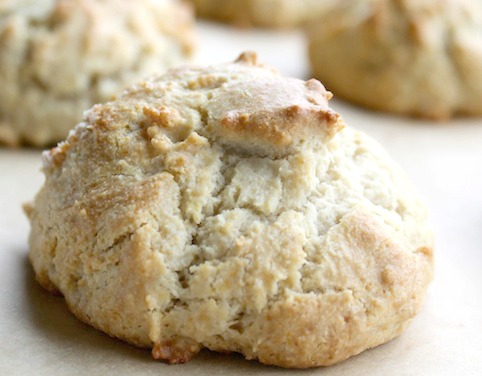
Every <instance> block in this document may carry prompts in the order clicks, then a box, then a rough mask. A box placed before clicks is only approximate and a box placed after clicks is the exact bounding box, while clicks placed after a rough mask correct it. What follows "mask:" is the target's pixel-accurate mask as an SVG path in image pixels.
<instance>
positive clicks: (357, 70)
mask: <svg viewBox="0 0 482 376" xmlns="http://www.w3.org/2000/svg"><path fill="white" fill-rule="evenodd" d="M481 30H482V2H480V1H478V0H457V1H454V0H363V1H350V2H344V3H342V4H340V5H339V6H338V7H334V8H332V9H331V10H330V11H329V12H327V13H326V14H325V15H324V16H323V17H321V18H320V19H319V20H318V21H317V25H316V26H314V27H313V28H312V29H311V30H310V32H309V38H310V47H309V53H310V58H311V63H312V67H313V72H314V74H315V76H316V77H317V78H319V79H320V80H322V81H323V82H324V83H325V84H326V86H327V87H328V88H329V89H330V90H332V91H333V92H334V93H335V94H336V95H337V96H339V97H343V98H346V99H347V100H350V101H353V102H355V103H358V104H360V105H363V106H366V107H370V108H373V109H376V110H382V111H389V112H393V113H397V114H404V115H414V116H421V117H427V118H433V119H447V118H450V117H452V116H456V115H477V116H480V115H482V105H481V103H482V33H481Z"/></svg>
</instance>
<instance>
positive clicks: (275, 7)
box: [191, 0, 340, 28]
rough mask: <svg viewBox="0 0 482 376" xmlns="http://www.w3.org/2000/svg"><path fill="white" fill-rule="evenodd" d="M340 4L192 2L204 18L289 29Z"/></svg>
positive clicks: (320, 0)
mask: <svg viewBox="0 0 482 376" xmlns="http://www.w3.org/2000/svg"><path fill="white" fill-rule="evenodd" d="M338 1H340V0H191V2H193V3H194V4H195V7H196V10H197V13H198V15H199V16H201V17H206V18H211V19H215V20H219V21H223V22H228V23H234V24H236V25H238V26H250V25H254V26H260V27H267V28H289V27H295V26H300V25H304V24H307V23H309V22H310V21H311V20H313V19H314V18H316V17H317V16H318V15H320V14H322V13H323V12H324V11H325V10H326V9H327V8H328V7H329V6H331V5H332V4H336V3H337V2H338Z"/></svg>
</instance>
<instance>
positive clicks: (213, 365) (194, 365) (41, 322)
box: [19, 252, 303, 376]
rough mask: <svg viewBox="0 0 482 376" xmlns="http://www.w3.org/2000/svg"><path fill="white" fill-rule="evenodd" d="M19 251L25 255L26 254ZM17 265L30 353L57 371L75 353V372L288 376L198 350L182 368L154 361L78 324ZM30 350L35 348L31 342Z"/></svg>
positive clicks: (25, 263) (24, 264)
mask: <svg viewBox="0 0 482 376" xmlns="http://www.w3.org/2000/svg"><path fill="white" fill-rule="evenodd" d="M22 253H23V254H24V255H25V254H26V252H22ZM19 262H21V263H22V270H23V275H22V278H23V290H24V297H25V301H24V302H23V310H24V312H25V316H26V318H27V320H28V323H26V324H30V326H31V328H30V330H31V331H33V332H34V333H35V337H36V338H38V337H40V338H42V339H41V340H39V341H36V342H37V343H39V344H40V345H41V348H38V349H37V350H36V349H32V348H31V349H30V350H34V351H39V352H41V351H44V352H45V353H46V355H47V356H48V357H49V358H52V357H54V356H55V357H56V358H57V357H58V359H59V365H58V368H64V367H65V363H69V364H71V363H72V359H73V357H71V355H72V356H73V355H74V354H77V359H75V361H74V364H71V365H72V367H75V368H76V369H78V367H79V366H82V363H83V362H85V360H84V359H92V360H95V362H96V363H97V364H95V367H99V368H106V369H110V370H112V367H114V366H116V367H117V365H118V363H119V361H120V360H121V359H122V362H127V363H128V365H129V368H132V367H134V368H136V367H142V370H143V372H145V371H153V372H154V371H155V372H158V373H159V372H163V371H167V370H168V372H169V375H176V374H179V375H186V374H191V373H192V374H194V373H196V374H198V372H200V370H201V369H205V370H208V369H209V375H212V376H214V375H218V374H219V375H224V374H225V372H226V371H227V369H228V368H229V369H233V368H234V369H236V370H237V371H238V372H239V373H245V372H249V373H250V374H260V373H263V374H266V373H268V374H272V373H277V374H280V373H285V372H290V374H293V370H291V371H290V370H285V369H282V368H278V367H273V366H265V365H262V364H260V363H258V362H256V361H248V360H246V359H244V357H243V356H242V355H240V354H236V353H225V354H224V353H215V352H212V351H209V350H203V351H201V352H200V353H199V354H198V356H196V357H195V358H194V359H193V360H192V361H191V362H189V363H187V364H182V365H166V364H164V363H162V362H158V361H155V360H153V359H152V358H151V354H150V351H149V350H146V349H139V348H136V347H134V346H131V345H129V344H127V343H125V342H122V341H120V340H118V339H115V338H112V337H109V336H108V335H106V334H104V333H102V332H101V331H98V330H96V329H94V328H92V327H90V326H89V325H87V324H84V323H82V322H81V321H80V320H78V319H77V318H76V317H75V316H74V315H73V314H72V313H71V312H70V311H69V309H68V308H67V305H66V304H65V301H64V298H63V297H62V296H61V295H53V294H51V293H49V292H48V291H46V290H44V289H43V288H42V287H41V286H40V285H39V284H38V283H37V281H36V280H35V273H34V271H33V269H32V266H31V265H30V262H29V260H28V257H26V256H23V257H22V258H21V260H20V261H19ZM33 346H35V345H34V344H33ZM100 362H102V364H100ZM62 363H64V364H62ZM75 363H76V364H75ZM91 367H94V365H93V364H85V371H87V370H88V369H90V368H91ZM146 367H147V369H146ZM64 369H65V368H64ZM126 372H127V369H126ZM295 372H296V371H295ZM298 372H303V371H301V370H300V371H298ZM146 374H150V373H146ZM153 374H154V373H153Z"/></svg>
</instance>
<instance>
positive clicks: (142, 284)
mask: <svg viewBox="0 0 482 376" xmlns="http://www.w3.org/2000/svg"><path fill="white" fill-rule="evenodd" d="M330 97H331V94H330V93H329V92H327V91H326V90H325V89H324V87H323V86H322V84H321V83H320V82H318V81H316V80H310V81H307V82H305V81H301V80H298V79H292V78H284V77H281V76H280V75H279V74H278V73H277V72H276V71H275V70H273V69H270V68H268V67H265V66H263V65H261V64H259V63H257V61H256V58H255V56H254V55H253V54H249V53H246V54H243V55H242V56H241V57H240V58H239V59H238V60H237V61H236V62H235V63H232V64H224V65H219V66H212V67H185V68H178V69H175V70H171V71H170V72H168V73H167V74H165V75H162V76H156V77H153V78H151V79H149V80H147V81H145V82H142V83H139V84H137V85H134V86H132V87H131V88H129V89H128V90H126V91H124V92H123V93H122V94H121V95H120V96H118V97H117V98H116V99H115V100H114V101H112V102H110V103H106V104H100V105H96V106H94V107H93V108H92V109H91V110H90V111H88V112H86V114H85V118H84V121H83V122H82V123H80V124H79V125H78V126H77V127H76V128H75V130H74V131H72V132H71V134H70V136H69V137H68V139H67V140H66V141H65V142H63V143H60V144H59V145H58V146H57V147H56V148H54V149H52V150H50V151H48V152H45V153H44V173H45V177H46V180H45V184H44V186H43V188H42V189H41V191H40V192H39V193H38V195H37V196H36V198H35V201H34V203H33V205H32V206H31V207H29V209H28V211H27V212H28V215H29V218H30V222H31V226H32V229H31V234H30V260H31V263H32V265H33V268H34V270H35V273H36V276H37V279H38V281H39V282H40V283H41V284H42V285H43V286H45V287H46V288H48V289H49V290H51V291H55V290H58V291H60V292H61V293H62V294H63V295H64V297H65V300H66V302H67V304H68V306H69V307H70V309H71V310H72V312H73V313H74V314H75V315H76V316H77V317H79V318H80V319H81V320H83V321H85V322H87V323H89V324H91V325H93V326H94V327H96V328H98V329H100V330H102V331H104V332H106V333H108V334H109V335H111V336H114V337H117V338H121V339H123V340H126V341H128V342H130V343H132V344H134V345H137V346H141V347H146V348H152V354H153V356H154V357H155V358H156V359H162V360H165V361H167V362H170V363H182V362H185V361H187V360H189V359H190V358H191V357H192V356H193V355H195V354H196V353H197V352H198V351H199V350H200V349H201V348H208V349H211V350H214V351H222V352H239V353H242V354H243V355H244V356H245V357H246V358H248V359H258V360H259V361H260V362H262V363H266V364H272V365H277V366H282V367H295V368H305V367H314V366H320V365H329V364H334V363H337V362H340V361H342V360H344V359H346V358H348V357H350V356H353V355H355V354H358V353H360V352H362V351H363V350H365V349H368V348H371V347H374V346H377V345H379V344H382V343H384V342H387V341H389V340H391V339H392V338H394V337H396V336H398V335H399V334H400V333H401V332H402V331H403V329H404V328H405V327H406V326H407V324H408V323H409V322H410V320H411V319H412V318H413V317H414V315H415V314H416V313H417V312H418V311H419V310H420V307H421V304H422V300H423V296H424V293H425V290H426V288H427V285H428V284H429V282H430V280H431V276H432V235H431V231H430V229H429V227H428V225H427V218H426V215H427V214H426V209H425V207H424V205H423V204H422V203H421V202H420V199H419V198H418V196H417V194H416V193H415V192H414V189H413V188H412V186H411V184H410V183H409V182H408V180H407V178H406V177H405V175H404V173H403V172H402V171H401V169H400V167H399V166H398V165H397V164H396V163H394V162H393V161H392V160H391V159H390V157H389V156H388V155H387V154H386V152H385V151H384V150H383V149H382V148H381V147H380V146H379V145H378V144H377V143H376V142H375V141H373V140H372V139H370V138H369V137H368V136H365V135H364V134H363V133H360V132H357V131H355V130H353V129H350V128H348V127H345V126H344V123H343V120H342V119H341V117H340V116H339V115H338V114H337V113H336V112H334V111H333V110H331V109H330V108H329V106H328V100H329V98H330Z"/></svg>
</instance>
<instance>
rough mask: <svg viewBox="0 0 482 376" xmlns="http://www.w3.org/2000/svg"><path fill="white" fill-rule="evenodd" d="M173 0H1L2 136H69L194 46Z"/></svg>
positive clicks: (7, 139)
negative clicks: (99, 106) (89, 113)
mask: <svg viewBox="0 0 482 376" xmlns="http://www.w3.org/2000/svg"><path fill="white" fill-rule="evenodd" d="M191 13H192V12H191V10H190V8H189V7H186V6H184V5H183V4H180V3H178V2H177V1H175V0H140V1H135V2H134V1H132V2H131V1H122V0H104V1H99V0H39V1H35V2H34V1H28V0H20V1H19V0H16V1H13V0H5V1H1V2H0V87H1V88H2V89H1V90H0V143H3V144H9V145H18V144H30V145H34V146H43V145H49V144H54V143H55V142H58V141H60V140H62V139H65V137H66V136H67V134H68V132H69V130H70V129H71V128H73V127H74V126H75V125H76V124H77V123H78V122H79V121H80V120H81V119H82V112H83V111H84V110H86V109H88V108H90V107H92V105H94V104H95V103H100V102H104V101H106V100H110V99H112V96H113V95H114V94H116V93H117V92H118V91H120V90H122V89H124V88H125V87H126V86H128V85H130V84H132V83H134V82H136V81H138V80H140V79H143V78H144V77H145V76H147V75H150V74H152V73H154V72H157V71H163V70H165V69H167V67H170V66H172V65H174V64H177V63H178V62H180V61H184V60H185V59H186V58H187V57H188V56H189V55H190V53H191V50H192V46H193V31H192V23H193V16H192V14H191Z"/></svg>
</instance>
